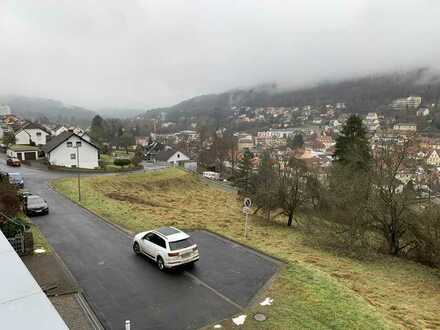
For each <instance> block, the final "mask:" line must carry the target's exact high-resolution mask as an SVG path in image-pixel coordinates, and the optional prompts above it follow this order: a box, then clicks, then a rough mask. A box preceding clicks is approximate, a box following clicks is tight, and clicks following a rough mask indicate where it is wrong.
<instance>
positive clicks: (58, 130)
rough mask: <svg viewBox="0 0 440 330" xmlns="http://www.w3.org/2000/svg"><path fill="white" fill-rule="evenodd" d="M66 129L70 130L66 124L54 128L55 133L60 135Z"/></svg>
mask: <svg viewBox="0 0 440 330" xmlns="http://www.w3.org/2000/svg"><path fill="white" fill-rule="evenodd" d="M66 131H68V129H67V127H66V126H64V125H61V126H58V127H55V129H54V130H53V134H54V135H55V136H58V135H60V134H61V133H64V132H66Z"/></svg>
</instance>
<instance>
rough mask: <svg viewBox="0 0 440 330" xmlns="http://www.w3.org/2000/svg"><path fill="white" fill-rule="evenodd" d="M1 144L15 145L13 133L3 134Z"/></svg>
mask: <svg viewBox="0 0 440 330" xmlns="http://www.w3.org/2000/svg"><path fill="white" fill-rule="evenodd" d="M3 143H4V144H6V145H7V146H9V145H12V144H15V134H14V133H13V132H5V134H4V135H3Z"/></svg>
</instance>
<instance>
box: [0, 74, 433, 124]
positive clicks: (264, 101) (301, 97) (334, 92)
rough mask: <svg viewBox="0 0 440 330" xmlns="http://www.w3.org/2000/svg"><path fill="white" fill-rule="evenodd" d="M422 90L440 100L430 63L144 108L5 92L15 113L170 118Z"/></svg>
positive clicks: (352, 101)
mask: <svg viewBox="0 0 440 330" xmlns="http://www.w3.org/2000/svg"><path fill="white" fill-rule="evenodd" d="M409 95H420V96H422V98H423V101H424V103H436V102H438V101H439V100H440V75H439V74H438V72H436V71H434V70H430V69H426V68H421V69H417V70H411V71H408V72H404V73H386V74H375V75H370V76H365V77H359V78H353V79H347V80H341V81H336V82H330V81H327V82H323V83H320V84H317V85H315V86H311V87H303V88H296V89H295V88H286V87H282V86H279V85H277V84H276V83H270V84H264V85H258V86H255V87H251V88H235V89H231V90H229V91H225V92H223V93H219V94H207V95H201V96H196V97H193V98H190V99H187V100H183V101H182V102H180V103H177V104H175V105H173V106H170V107H163V108H157V109H151V110H148V111H145V110H143V109H141V108H128V107H127V108H123V107H121V108H103V109H99V110H96V111H92V110H88V109H85V108H82V107H78V106H70V105H66V104H64V103H62V102H61V101H56V100H52V99H43V98H35V97H26V96H18V95H8V96H0V104H2V103H4V104H8V105H9V106H10V107H11V110H12V112H13V113H15V114H17V115H19V116H21V117H23V118H27V119H31V120H36V119H41V118H44V117H45V118H47V119H49V120H50V121H52V122H57V121H59V122H73V123H75V122H76V123H78V122H81V123H90V121H91V119H92V118H93V116H95V115H96V114H100V115H102V116H103V117H106V118H112V117H113V118H122V119H125V118H136V117H138V116H139V115H140V116H141V117H144V118H147V119H148V118H150V117H153V116H156V115H157V114H158V113H160V112H166V113H167V119H168V120H174V119H175V118H177V117H179V116H182V115H184V116H206V115H210V114H212V112H213V111H214V110H216V109H217V110H218V109H220V110H221V111H223V112H227V111H229V109H230V108H231V107H232V106H251V107H262V106H303V105H306V104H311V105H319V104H327V103H333V104H334V103H336V102H345V103H346V105H347V111H350V112H356V113H360V114H364V113H367V112H370V111H381V110H385V111H386V109H383V107H384V105H387V104H389V103H390V102H391V101H392V100H394V99H397V98H400V97H405V96H409Z"/></svg>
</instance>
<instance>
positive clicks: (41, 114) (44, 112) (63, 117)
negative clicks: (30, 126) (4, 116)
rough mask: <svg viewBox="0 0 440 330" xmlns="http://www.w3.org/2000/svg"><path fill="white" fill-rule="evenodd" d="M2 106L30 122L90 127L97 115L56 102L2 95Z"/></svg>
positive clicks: (0, 98) (0, 97) (0, 99)
mask: <svg viewBox="0 0 440 330" xmlns="http://www.w3.org/2000/svg"><path fill="white" fill-rule="evenodd" d="M0 104H8V105H9V106H10V107H11V111H12V113H13V114H16V115H18V116H20V117H22V118H26V119H30V120H36V119H40V120H41V119H43V118H47V119H49V120H50V121H54V122H56V121H59V122H63V123H72V124H87V125H88V124H89V123H90V121H91V120H92V118H93V116H95V114H96V113H95V112H93V111H90V110H87V109H84V108H81V107H77V106H69V105H65V104H63V103H62V102H60V101H56V100H50V99H43V98H36V97H26V96H19V95H2V96H0Z"/></svg>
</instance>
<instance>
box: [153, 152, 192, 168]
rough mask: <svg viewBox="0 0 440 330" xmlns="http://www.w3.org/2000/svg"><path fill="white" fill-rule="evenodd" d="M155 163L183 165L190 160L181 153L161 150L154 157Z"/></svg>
mask: <svg viewBox="0 0 440 330" xmlns="http://www.w3.org/2000/svg"><path fill="white" fill-rule="evenodd" d="M155 160H156V162H166V163H170V164H173V165H174V166H176V165H179V166H180V165H183V164H184V162H185V161H188V160H190V159H189V157H188V156H187V155H185V154H184V153H183V152H181V151H178V150H175V149H172V148H169V149H165V150H162V151H161V152H159V153H158V154H157V155H156V157H155Z"/></svg>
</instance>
